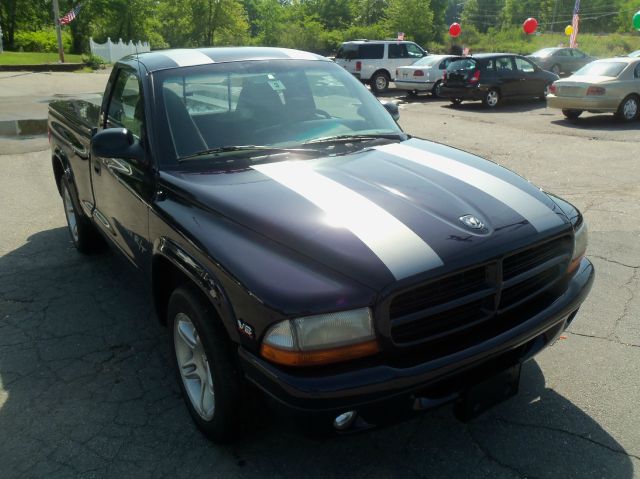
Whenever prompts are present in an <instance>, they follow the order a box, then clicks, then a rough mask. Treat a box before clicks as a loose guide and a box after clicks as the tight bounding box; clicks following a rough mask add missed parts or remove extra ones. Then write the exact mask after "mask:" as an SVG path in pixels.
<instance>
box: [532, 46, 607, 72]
mask: <svg viewBox="0 0 640 479" xmlns="http://www.w3.org/2000/svg"><path fill="white" fill-rule="evenodd" d="M527 58H528V59H529V60H533V61H534V62H535V63H537V64H538V66H539V67H540V68H542V69H543V70H548V71H550V72H551V73H555V74H556V75H561V74H565V75H570V74H572V73H574V72H576V71H578V70H580V68H582V67H583V66H585V65H586V64H587V63H591V62H592V61H594V60H595V58H594V57H592V56H589V55H587V54H586V53H584V52H582V51H580V50H578V49H577V48H562V47H557V48H543V49H542V50H538V51H537V52H533V53H532V54H531V55H527Z"/></svg>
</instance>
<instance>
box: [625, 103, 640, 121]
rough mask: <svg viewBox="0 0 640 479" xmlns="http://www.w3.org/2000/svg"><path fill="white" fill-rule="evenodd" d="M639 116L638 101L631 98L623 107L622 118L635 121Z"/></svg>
mask: <svg viewBox="0 0 640 479" xmlns="http://www.w3.org/2000/svg"><path fill="white" fill-rule="evenodd" d="M637 115H638V100H637V99H636V98H629V99H627V101H625V102H624V105H622V116H623V117H624V119H625V120H633V119H634V118H635V117H636V116H637Z"/></svg>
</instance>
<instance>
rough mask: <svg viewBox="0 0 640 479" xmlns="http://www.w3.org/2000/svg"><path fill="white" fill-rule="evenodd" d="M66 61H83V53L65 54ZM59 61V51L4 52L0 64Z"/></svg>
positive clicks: (38, 63)
mask: <svg viewBox="0 0 640 479" xmlns="http://www.w3.org/2000/svg"><path fill="white" fill-rule="evenodd" d="M64 61H65V63H82V55H74V54H71V53H65V54H64ZM46 63H58V54H57V53H40V52H7V51H5V52H3V53H0V65H42V64H46Z"/></svg>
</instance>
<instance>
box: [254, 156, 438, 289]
mask: <svg viewBox="0 0 640 479" xmlns="http://www.w3.org/2000/svg"><path fill="white" fill-rule="evenodd" d="M253 169H254V170H256V171H259V172H260V173H262V174H263V175H266V176H268V177H269V178H271V179H272V180H274V181H276V182H278V183H280V184H281V185H283V186H285V187H287V188H289V189H291V190H293V191H295V192H296V193H297V194H299V195H300V196H302V197H303V198H305V199H306V200H308V201H310V202H311V203H313V204H314V205H316V206H317V207H318V208H320V209H321V210H322V211H324V212H325V214H326V222H327V224H329V225H332V226H335V227H342V228H346V229H347V230H349V231H350V232H351V233H353V234H354V235H355V236H356V237H357V238H358V239H360V241H362V242H363V243H364V244H365V245H366V246H367V247H368V248H369V249H370V250H371V251H372V252H373V253H374V254H375V255H376V256H377V257H378V258H379V259H380V260H381V261H382V263H384V265H385V266H386V267H387V268H388V269H389V271H390V272H391V274H392V275H393V276H394V277H395V278H396V279H397V280H400V279H403V278H407V277H409V276H412V275H414V274H417V273H421V272H423V271H428V270H431V269H433V268H437V267H439V266H442V265H443V262H442V259H440V257H439V256H438V255H437V254H436V252H435V251H433V249H431V247H430V246H429V245H428V244H427V243H425V242H424V241H423V240H422V238H420V237H419V236H418V235H417V234H416V233H414V232H413V231H412V230H411V229H409V228H408V227H407V226H406V225H405V224H403V223H402V222H401V221H399V220H398V219H397V218H396V217H394V216H393V215H391V214H390V213H388V212H387V211H385V210H384V209H383V208H381V207H380V206H378V205H377V204H375V203H374V202H372V201H371V200H369V199H367V198H365V197H364V196H362V195H360V194H359V193H357V192H355V191H353V190H350V189H349V188H347V187H346V186H344V185H341V184H340V183H337V182H336V181H334V180H332V179H329V178H327V177H325V176H322V175H321V174H319V173H318V172H316V171H314V170H313V169H311V168H310V167H309V166H308V165H306V164H304V163H301V162H295V161H284V162H280V163H270V164H265V165H256V166H253Z"/></svg>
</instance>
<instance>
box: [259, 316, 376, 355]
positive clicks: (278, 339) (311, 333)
mask: <svg viewBox="0 0 640 479" xmlns="http://www.w3.org/2000/svg"><path fill="white" fill-rule="evenodd" d="M378 351H379V348H378V343H377V341H376V337H375V333H374V330H373V321H372V319H371V311H370V310H369V308H363V309H354V310H351V311H342V312H339V313H329V314H322V315H318V316H307V317H303V318H297V319H292V320H287V321H282V322H280V323H277V324H275V325H273V326H272V327H271V328H270V329H269V330H268V331H267V333H266V334H265V337H264V339H263V341H262V347H261V348H260V353H261V354H262V356H263V357H264V358H266V359H268V360H270V361H273V362H274V363H279V364H285V365H288V366H313V365H319V364H328V363H334V362H338V361H345V360H348V359H355V358H359V357H363V356H369V355H371V354H375V353H377V352H378Z"/></svg>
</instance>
